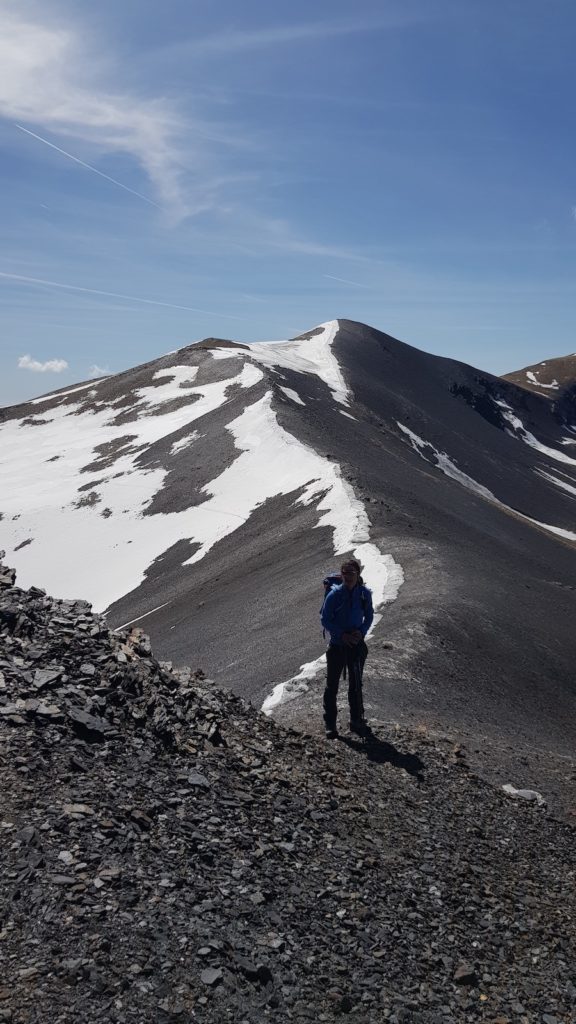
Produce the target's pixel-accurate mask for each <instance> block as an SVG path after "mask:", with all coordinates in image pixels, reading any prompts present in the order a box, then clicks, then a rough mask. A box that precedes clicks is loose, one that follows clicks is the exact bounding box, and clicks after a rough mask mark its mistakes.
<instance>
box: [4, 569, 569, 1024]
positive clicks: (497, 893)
mask: <svg viewBox="0 0 576 1024" xmlns="http://www.w3.org/2000/svg"><path fill="white" fill-rule="evenodd" d="M0 736H1V740H2V748H1V752H0V786H1V789H2V807H1V814H0V817H1V821H0V831H1V837H2V842H1V850H2V863H1V881H2V888H1V892H2V916H1V920H0V966H1V974H0V1021H10V1022H13V1024H36V1022H43V1024H44V1022H46V1021H50V1024H68V1022H73V1021H74V1022H77V1021H88V1022H90V1024H97V1022H104V1021H106V1022H109V1021H110V1022H118V1024H120V1022H134V1024H144V1022H146V1024H148V1022H150V1024H156V1022H160V1024H162V1022H172V1021H173V1022H182V1024H187V1022H189V1021H206V1022H208V1024H212V1022H214V1024H215V1022H224V1021H234V1022H236V1021H237V1022H239V1024H240V1022H242V1024H259V1022H261V1021H266V1020H274V1021H311V1020H313V1021H333V1020H337V1019H341V1018H346V1017H347V1018H349V1019H350V1020H352V1021H355V1022H358V1024H360V1022H365V1024H368V1022H370V1024H373V1022H380V1021H389V1022H392V1024H464V1022H468V1021H486V1022H491V1024H573V1022H574V1021H575V1020H576V967H575V962H576V956H575V954H576V949H575V941H574V940H575V936H576V922H575V905H576V898H575V887H574V831H573V829H571V828H570V826H569V825H566V824H562V823H561V822H558V821H555V820H554V819H552V818H551V817H550V816H549V815H548V814H547V811H546V809H545V808H544V807H538V806H536V805H532V804H530V803H527V802H525V801H514V800H511V799H510V798H509V797H507V796H506V795H505V794H504V793H502V792H501V791H498V790H496V789H492V788H490V787H489V786H488V785H486V784H485V783H483V782H481V781H480V780H479V779H478V778H477V777H476V776H475V775H474V774H473V773H472V772H471V771H470V769H469V768H467V766H466V764H465V762H464V761H463V759H462V758H461V757H459V756H458V754H459V752H458V751H454V750H453V749H452V748H451V747H450V746H449V745H448V744H446V745H444V746H442V745H441V744H438V743H433V742H431V741H430V740H429V739H428V738H427V736H426V735H419V734H409V733H408V732H406V731H402V730H396V731H393V732H390V730H389V731H388V734H387V735H375V736H374V737H373V738H372V739H370V740H368V741H353V740H351V739H346V738H344V739H343V740H341V741H337V742H335V743H332V744H328V743H325V742H324V741H321V740H319V739H316V738H313V737H310V736H306V735H304V734H302V733H298V732H296V731H294V730H283V729H280V728H279V727H278V726H277V725H276V724H275V723H274V722H273V721H271V720H270V719H267V718H265V717H263V716H262V715H260V714H258V713H256V711H255V710H254V709H253V708H252V707H250V706H249V705H247V704H246V703H244V702H243V701H241V700H240V699H238V698H237V697H235V696H233V695H232V694H230V693H226V692H222V691H219V690H216V689H215V688H214V687H213V686H212V685H211V684H210V682H209V681H208V680H206V679H203V677H202V673H200V672H197V673H192V672H189V671H186V672H182V671H180V672H172V671H170V668H169V666H166V665H161V664H159V663H158V662H157V661H156V660H155V659H154V658H153V656H152V654H151V651H150V646H149V643H148V640H147V638H146V637H145V635H144V634H142V633H141V632H140V631H129V630H124V631H120V632H117V633H112V632H111V631H110V630H109V629H108V627H107V625H106V622H105V620H104V619H103V618H101V617H99V616H95V615H92V614H91V612H90V607H89V605H87V604H86V603H85V602H82V601H68V602H62V601H56V600H53V599H51V598H50V597H47V596H46V595H45V593H44V592H43V591H40V590H37V589H34V588H33V589H31V590H29V591H23V590H20V589H19V588H18V587H17V586H15V582H14V573H13V572H12V571H11V570H9V569H7V568H6V567H4V566H2V567H0Z"/></svg>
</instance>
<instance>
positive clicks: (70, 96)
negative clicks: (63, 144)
mask: <svg viewBox="0 0 576 1024" xmlns="http://www.w3.org/2000/svg"><path fill="white" fill-rule="evenodd" d="M87 44H88V37H87V36H86V33H84V32H82V33H80V32H79V31H75V30H74V28H70V27H66V28H62V27H59V26H55V25H48V24H45V23H41V22H40V21H39V20H36V19H34V18H32V17H31V16H30V17H28V18H26V16H25V15H23V14H22V13H21V9H18V8H17V7H16V5H15V4H13V3H10V2H8V3H2V4H0V116H2V117H5V118H8V119H10V120H12V121H18V122H20V123H24V124H32V125H42V126H44V127H45V128H48V129H50V130H51V131H53V132H56V133H59V134H61V135H66V136H68V137H72V138H75V139H78V140H83V141H85V142H88V143H90V144H92V145H93V146H95V147H96V149H97V151H99V152H100V153H105V152H107V153H113V152H118V153H119V152H123V153H129V154H130V155H131V156H132V157H133V158H134V159H135V160H137V161H138V163H139V164H140V165H141V166H142V168H143V169H144V170H145V172H146V174H147V175H148V177H149V178H150V180H151V181H152V182H153V184H154V186H155V188H156V190H157V193H158V196H159V198H160V200H161V202H162V204H163V205H164V206H165V207H166V208H167V209H168V210H169V211H170V213H171V214H172V216H173V217H175V218H177V219H181V218H182V217H185V216H186V215H188V214H190V213H192V212H194V210H193V208H192V206H191V204H190V203H189V202H188V200H187V198H186V196H185V194H184V188H183V183H182V180H181V169H180V160H181V159H182V153H181V151H180V143H179V140H180V139H181V138H182V137H183V133H184V126H183V123H182V122H181V120H180V118H179V116H178V115H177V113H176V111H175V110H174V109H173V108H172V106H171V105H170V104H169V103H167V102H166V101H165V100H162V99H144V98H141V97H138V96H134V95H130V94H129V93H115V92H109V91H108V90H107V89H105V88H104V87H102V86H101V85H100V83H99V82H97V81H94V80H93V79H94V78H95V77H96V72H97V70H98V64H99V60H98V58H97V55H95V54H91V53H90V51H89V47H88V45H87ZM41 141H44V140H41ZM117 184H121V183H119V182H117Z"/></svg>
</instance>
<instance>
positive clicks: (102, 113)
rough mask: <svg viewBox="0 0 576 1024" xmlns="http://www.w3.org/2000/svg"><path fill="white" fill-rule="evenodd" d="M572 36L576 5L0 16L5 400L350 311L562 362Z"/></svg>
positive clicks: (418, 337) (507, 366)
mask: <svg viewBox="0 0 576 1024" xmlns="http://www.w3.org/2000/svg"><path fill="white" fill-rule="evenodd" d="M575 36H576V8H574V5H573V3H571V2H569V0H550V2H549V3H547V4H543V3H542V2H541V0H523V2H519V0H487V2H486V3H485V4H482V5H480V4H478V3H477V2H476V0H460V2H453V0H435V2H434V3H431V2H430V0H425V2H423V0H403V2H402V3H401V4H400V3H396V2H388V0H378V2H376V0H373V2H372V0H357V2H356V3H354V4H352V3H350V2H349V0H347V2H344V0H331V2H330V3H327V2H317V3H312V4H310V3H309V2H308V3H303V2H301V0H291V2H290V4H287V3H279V4H275V5H271V4H269V3H264V2H263V0H244V2H243V3H242V4H238V3H237V2H232V0H211V2H210V3H208V2H207V0H163V2H162V3H159V2H156V0H122V3H118V0H114V2H112V0H99V3H98V4H91V3H88V0H84V2H81V0H80V2H79V0H42V2H41V3H32V2H28V0H17V2H12V0H0V146H1V147H2V161H1V164H0V186H1V187H0V231H1V234H2V245H1V249H0V332H1V335H0V336H1V338H2V346H1V357H0V370H1V375H0V404H3V405H7V404H11V403H13V402H16V401H21V400H23V399H25V398H28V397H32V396H33V395H37V394H41V393H44V392H46V391H49V390H53V389H55V388H58V387H64V386H65V385H67V384H69V383H73V382H76V381H80V380H84V379H87V378H88V377H89V376H90V374H91V373H94V374H96V373H98V372H99V370H100V371H111V372H114V371H118V370H121V369H125V368H127V367H129V366H133V365H135V364H137V363H139V362H144V361H145V360H148V359H151V358H154V357H156V356H159V355H161V354H162V353H163V352H165V351H167V350H170V349H174V348H176V347H180V346H182V345H185V344H188V343H190V342H192V341H195V340H198V339H200V338H202V337H206V336H209V335H211V336H218V337H225V338H226V337H228V338H235V339H238V340H240V341H242V340H250V341H255V340H259V339H262V340H264V339H273V338H278V339H279V338H284V337H289V336H291V335H293V334H295V333H297V332H300V331H303V330H307V329H309V328H310V327H312V326H314V325H315V324H317V323H319V322H321V321H324V320H331V319H334V318H337V317H348V318H350V319H354V320H362V321H364V322H366V323H369V324H372V325H373V326H375V327H378V328H380V329H381V330H384V331H387V332H388V333H390V334H393V335H395V336H396V337H399V338H401V339H402V340H403V341H407V342H409V343H410V344H413V345H416V346H418V347H420V348H424V349H426V350H427V351H431V352H435V353H438V354H440V355H446V356H451V357H453V358H457V359H462V360H464V361H465V362H469V363H472V364H474V365H476V366H479V367H481V368H483V369H486V370H490V371H491V372H493V373H504V372H506V371H508V370H512V369H517V368H519V367H520V366H524V365H527V364H528V363H531V362H535V361H538V360H540V359H545V358H546V357H551V356H555V355H561V354H565V353H567V352H572V351H574V350H575V349H576V344H575V340H574V336H575V324H576V313H575V303H574V299H575V291H576V285H575V274H574V271H575V269H576V172H575V166H576V159H575V155H576V154H575V150H576V144H575V143H574V141H573V139H572V117H573V99H574V93H575V74H574V70H573V66H574V61H573V52H574V44H575V41H576V40H575ZM24 357H28V358H27V359H26V358H24ZM19 363H20V364H21V365H20V366H19ZM63 363H65V364H67V365H66V366H65V367H63V366H62V364H63Z"/></svg>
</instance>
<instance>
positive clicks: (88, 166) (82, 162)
mask: <svg viewBox="0 0 576 1024" xmlns="http://www.w3.org/2000/svg"><path fill="white" fill-rule="evenodd" d="M14 127H15V128H18V129H19V130H20V131H21V132H25V133H26V135H31V136H32V138H33V139H38V142H43V143H44V145H45V146H50V149H55V150H56V152H57V153H62V156H67V157H68V159H69V160H73V161H74V163H75V164H80V166H81V167H85V168H86V169H87V170H88V171H93V172H94V174H99V175H100V177H101V178H106V181H111V182H112V184H113V185H118V188H123V189H124V191H125V192H131V193H132V195H133V196H138V199H143V200H144V202H145V203H149V204H150V206H155V207H156V209H157V210H160V209H161V207H160V206H159V204H158V203H155V202H154V200H153V199H148V196H144V195H142V193H141V192H137V191H136V189H134V188H130V187H129V186H128V185H123V184H122V182H121V181H117V180H116V178H111V177H110V175H109V174H104V171H99V170H98V168H97V167H93V166H92V164H87V163H86V161H85V160H80V157H77V156H73V155H72V153H68V152H67V150H65V149H60V146H55V145H54V143H53V142H48V139H43V138H42V136H41V135H36V132H31V131H30V130H29V129H28V128H23V127H22V125H21V124H16V123H15V122H14Z"/></svg>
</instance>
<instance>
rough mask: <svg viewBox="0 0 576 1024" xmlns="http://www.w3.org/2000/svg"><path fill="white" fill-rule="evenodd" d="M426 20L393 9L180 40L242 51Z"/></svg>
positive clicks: (197, 49)
mask: <svg viewBox="0 0 576 1024" xmlns="http://www.w3.org/2000/svg"><path fill="white" fill-rule="evenodd" d="M416 20H422V17H421V16H420V15H418V16H416V15H414V14H402V13H400V12H398V11H397V12H392V11H391V12H390V13H389V14H388V15H381V16H378V17H376V18H362V17H358V18H354V19H352V18H347V19H340V20H338V19H336V18H331V19H325V20H323V21H306V22H296V23H294V24H292V25H271V26H262V27H260V26H259V27H258V28H254V29H238V28H231V29H224V30H223V31H221V32H217V33H214V34H213V35H209V36H205V37H204V38H203V39H202V38H201V39H195V40H193V41H187V42H186V41H185V42H184V43H182V44H180V45H181V46H185V47H186V48H187V49H188V50H190V51H191V52H193V53H195V54H200V55H202V54H206V55H210V54H213V53H239V52H242V51H245V50H255V49H263V48H269V47H272V46H279V45H280V46H282V45H286V44H289V43H301V42H306V41H307V40H310V41H314V40H315V39H326V38H329V37H333V36H348V35H361V34H366V33H368V32H378V31H387V30H388V31H390V30H392V29H401V28H405V27H407V26H409V25H413V24H415V22H416Z"/></svg>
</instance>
